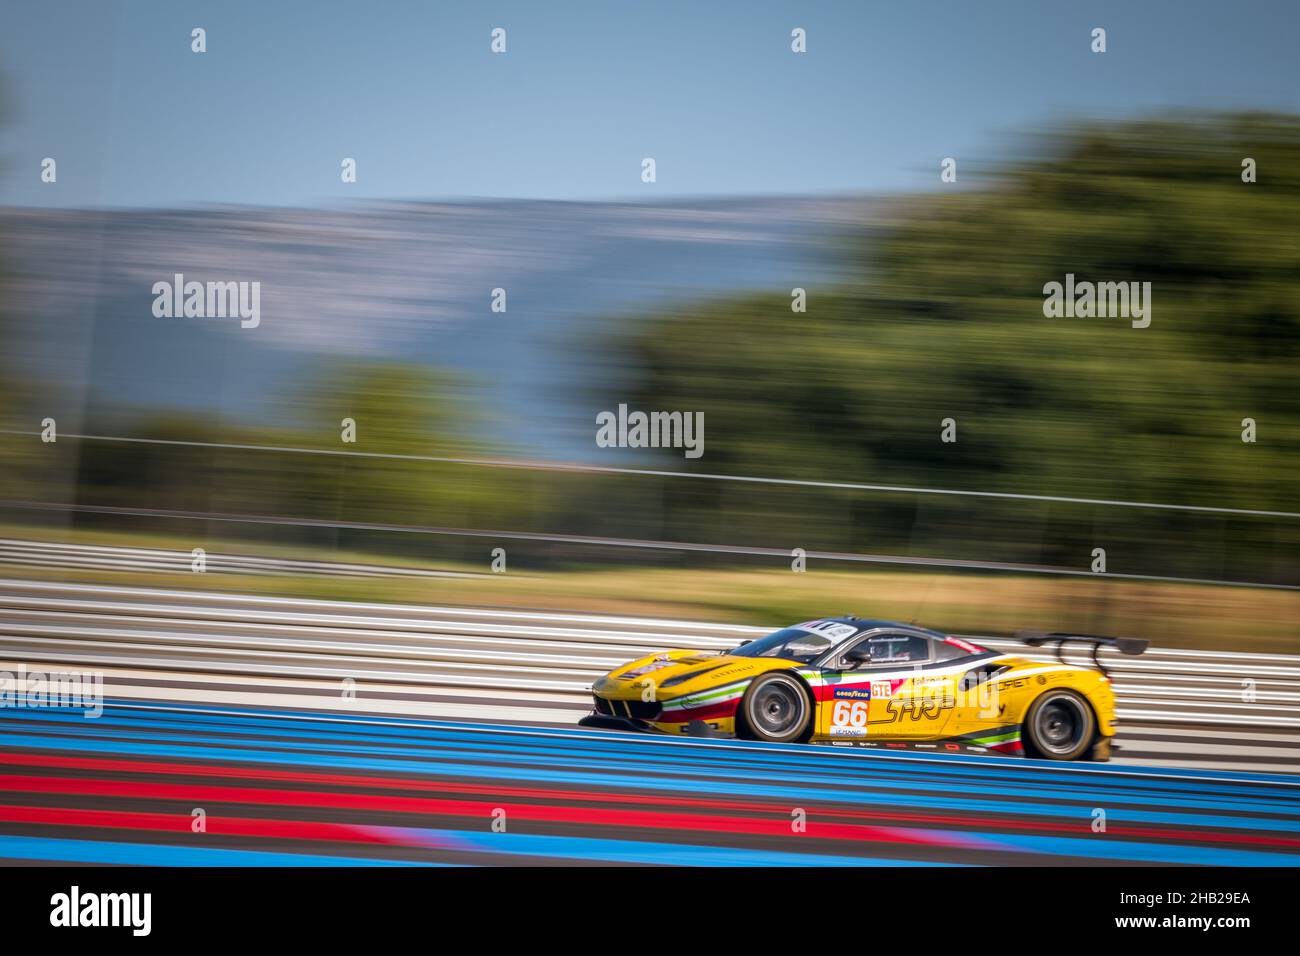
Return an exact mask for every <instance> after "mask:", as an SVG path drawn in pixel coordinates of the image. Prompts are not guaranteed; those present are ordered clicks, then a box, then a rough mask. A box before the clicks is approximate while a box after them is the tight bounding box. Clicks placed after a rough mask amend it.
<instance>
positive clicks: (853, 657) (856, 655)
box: [844, 644, 871, 667]
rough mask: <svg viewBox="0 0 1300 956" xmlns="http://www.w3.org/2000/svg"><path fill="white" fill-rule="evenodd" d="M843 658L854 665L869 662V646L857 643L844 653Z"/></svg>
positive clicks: (859, 665) (858, 665)
mask: <svg viewBox="0 0 1300 956" xmlns="http://www.w3.org/2000/svg"><path fill="white" fill-rule="evenodd" d="M844 660H845V661H846V662H848V663H850V664H852V665H853V666H854V667H861V666H862V665H863V664H870V663H871V648H869V647H865V646H863V645H861V644H859V645H858V646H857V647H855V648H853V650H851V651H849V652H848V653H847V654H845V655H844Z"/></svg>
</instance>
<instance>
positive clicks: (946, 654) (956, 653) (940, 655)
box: [930, 641, 970, 661]
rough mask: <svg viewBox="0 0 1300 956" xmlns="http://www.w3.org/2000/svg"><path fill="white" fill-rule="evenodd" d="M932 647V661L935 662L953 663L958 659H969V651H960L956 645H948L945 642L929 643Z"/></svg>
mask: <svg viewBox="0 0 1300 956" xmlns="http://www.w3.org/2000/svg"><path fill="white" fill-rule="evenodd" d="M930 643H931V644H933V645H934V659H935V660H936V661H955V660H956V659H957V658H959V657H970V651H966V650H962V649H961V648H960V647H958V646H957V645H956V644H949V643H948V642H947V641H931V642H930Z"/></svg>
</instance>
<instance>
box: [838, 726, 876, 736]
mask: <svg viewBox="0 0 1300 956" xmlns="http://www.w3.org/2000/svg"><path fill="white" fill-rule="evenodd" d="M866 735H867V728H865V727H832V728H831V736H832V737H865V736H866Z"/></svg>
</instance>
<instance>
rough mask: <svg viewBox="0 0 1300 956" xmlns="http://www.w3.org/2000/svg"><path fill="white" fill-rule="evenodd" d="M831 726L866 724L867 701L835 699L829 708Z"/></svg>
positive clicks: (862, 725) (859, 725) (863, 725)
mask: <svg viewBox="0 0 1300 956" xmlns="http://www.w3.org/2000/svg"><path fill="white" fill-rule="evenodd" d="M831 726H832V727H865V726H867V702H866V701H865V700H837V701H836V702H835V706H834V707H832V708H831Z"/></svg>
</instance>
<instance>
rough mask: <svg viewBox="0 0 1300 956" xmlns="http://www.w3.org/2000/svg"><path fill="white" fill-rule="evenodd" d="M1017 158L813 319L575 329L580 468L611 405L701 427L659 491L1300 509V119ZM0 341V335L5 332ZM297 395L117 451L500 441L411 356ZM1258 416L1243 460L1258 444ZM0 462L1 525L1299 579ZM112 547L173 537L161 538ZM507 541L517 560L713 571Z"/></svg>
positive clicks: (400, 492) (592, 489) (872, 260)
mask: <svg viewBox="0 0 1300 956" xmlns="http://www.w3.org/2000/svg"><path fill="white" fill-rule="evenodd" d="M1008 155H1020V156H1022V157H1025V158H1023V159H1008V160H1006V161H1004V163H1003V164H1002V165H1001V167H1000V168H997V169H994V170H990V171H988V172H986V173H984V174H983V175H981V176H979V177H978V179H977V181H976V182H974V184H972V183H971V182H970V180H972V179H975V178H976V177H974V176H971V175H969V174H968V173H967V172H966V171H965V170H962V172H961V176H962V179H961V184H960V188H955V187H954V188H953V189H952V191H951V192H942V193H934V194H926V195H916V196H907V197H901V198H897V199H895V200H891V202H890V206H889V212H888V222H887V228H886V229H885V230H884V231H883V233H882V232H880V231H879V230H873V231H872V235H871V237H870V239H869V240H868V239H867V238H865V237H864V238H858V237H849V238H847V239H846V240H845V241H844V242H843V245H842V247H841V248H838V249H836V250H835V254H836V255H837V256H838V257H839V259H840V261H841V262H842V263H843V269H842V280H841V281H840V282H839V283H838V284H836V285H833V286H823V287H817V288H809V289H808V310H807V312H806V313H802V314H795V313H792V311H791V308H790V296H789V292H788V290H784V289H782V290H778V291H774V292H771V293H768V294H744V295H737V296H734V297H732V298H729V299H725V300H717V299H712V300H708V301H704V302H701V303H698V304H696V305H693V306H688V307H683V308H679V309H674V310H671V311H668V312H666V313H657V314H653V315H643V316H633V317H623V318H619V319H618V320H617V321H614V320H608V321H604V322H602V323H601V325H600V327H599V329H598V330H596V333H593V329H592V328H591V327H590V326H584V327H583V332H584V338H583V340H582V341H581V342H575V344H574V348H575V350H578V349H580V350H582V351H583V352H584V354H585V356H586V359H587V367H589V368H591V369H592V370H593V375H592V376H591V378H590V379H589V380H582V381H575V384H574V392H575V394H576V395H578V397H579V399H580V402H579V404H581V406H582V407H584V408H587V409H589V410H590V420H591V423H592V425H591V429H592V434H593V449H594V433H595V414H596V412H598V411H600V410H604V409H612V408H615V407H616V406H617V405H618V404H619V403H620V402H625V403H627V404H628V405H629V406H631V407H633V408H642V409H664V410H682V411H690V412H703V413H704V417H705V425H706V428H705V454H704V457H703V458H702V459H699V460H698V461H688V460H684V459H683V458H682V456H681V453H680V451H671V450H669V451H664V452H661V453H659V455H658V457H657V459H652V460H650V461H649V462H646V464H648V465H649V466H650V467H661V468H665V469H670V470H674V471H698V472H706V473H721V474H734V475H753V476H770V477H774V478H800V479H815V480H828V481H847V482H863V483H869V484H887V485H904V486H922V487H935V488H945V489H969V490H980V491H992V492H1015V493H1028V494H1037V495H1054V496H1071V497H1084V498H1094V499H1117V500H1129V501H1146V502H1166V503H1171V504H1184V505H1199V506H1205V505H1209V506H1219V507H1230V508H1245V509H1267V510H1300V509H1298V508H1297V504H1298V503H1300V496H1297V491H1298V490H1300V478H1297V475H1296V470H1295V465H1296V461H1297V458H1296V454H1295V453H1296V450H1297V442H1300V389H1297V387H1296V385H1297V376H1296V360H1297V355H1298V354H1300V236H1298V235H1297V233H1296V229H1295V224H1296V223H1297V222H1300V119H1298V118H1297V117H1293V116H1260V115H1216V116H1193V117H1176V118H1165V119H1159V120H1149V121H1141V122H1132V123H1122V124H1076V125H1072V126H1067V127H1063V128H1061V129H1059V130H1057V131H1055V132H1054V133H1052V134H1049V135H1044V136H1042V137H1039V138H1035V139H1029V140H1026V141H1024V142H1023V143H1022V144H1020V145H1019V148H1018V151H1014V152H1009V153H1008ZM1244 157H1252V158H1254V159H1255V160H1256V162H1257V163H1258V170H1259V173H1258V175H1259V181H1258V182H1257V183H1254V184H1246V183H1243V182H1242V179H1241V161H1242V159H1243V158H1244ZM1067 272H1068V273H1073V274H1074V275H1075V276H1076V279H1077V280H1080V281H1083V280H1093V281H1136V282H1147V281H1149V282H1151V283H1152V286H1153V296H1152V312H1151V318H1152V322H1151V326H1150V327H1149V328H1146V329H1134V328H1131V327H1130V325H1129V323H1128V321H1127V320H1122V319H1106V318H1092V319H1077V318H1076V319H1049V318H1045V317H1044V316H1043V312H1042V304H1043V294H1042V287H1043V285H1044V283H1046V282H1049V281H1061V280H1063V278H1064V276H1065V274H1066V273H1067ZM14 318H15V317H14V316H12V315H6V316H5V318H4V321H5V325H4V326H0V332H3V333H5V334H7V335H12V334H13V332H14V330H13V322H14ZM0 369H3V372H2V373H0V402H3V409H4V417H5V418H6V419H7V421H6V427H8V428H19V429H21V430H23V431H26V432H31V431H33V430H34V429H35V428H36V422H38V421H39V418H40V415H39V414H37V411H36V410H37V409H38V407H39V402H35V401H33V399H32V397H33V396H35V395H38V394H40V391H39V390H40V388H42V387H48V385H49V383H45V384H44V385H40V384H38V383H21V384H20V382H19V379H20V377H21V376H22V370H21V369H15V368H12V367H7V366H5V365H4V364H3V363H2V361H0ZM595 370H600V373H601V374H599V375H596V374H594V371H595ZM284 402H285V405H286V409H287V410H288V412H289V414H287V415H286V414H280V412H283V411H285V409H280V410H277V414H275V415H270V414H268V416H267V421H276V422H285V421H292V422H294V423H295V424H291V425H290V424H280V425H277V426H276V427H270V426H265V427H259V426H249V425H233V424H228V423H225V422H222V421H219V420H216V419H214V418H208V417H204V416H202V415H199V414H195V413H190V412H184V413H182V412H176V411H172V410H166V409H154V410H147V414H143V415H139V414H137V415H136V416H135V418H134V419H133V421H134V424H132V425H131V427H130V434H131V435H132V436H133V437H138V438H150V439H162V440H169V441H177V442H209V443H214V444H237V445H258V446H270V447H277V448H280V447H284V448H301V447H311V448H318V449H327V450H345V451H352V450H355V451H358V452H364V453H376V452H378V453H392V454H400V455H424V456H438V457H446V458H460V457H466V456H475V455H500V454H504V453H505V452H506V451H507V450H505V449H501V448H497V447H493V446H492V444H491V443H490V442H489V441H488V440H487V439H485V438H484V435H486V434H490V429H485V428H483V427H482V426H483V424H484V423H485V418H484V416H485V415H486V414H487V412H486V411H485V408H486V407H487V406H486V405H485V404H484V403H481V402H479V401H477V400H476V390H475V385H474V383H473V382H469V381H466V380H464V379H463V378H458V377H455V376H453V375H451V374H450V373H446V372H443V371H439V370H436V369H432V368H429V367H427V366H424V365H421V364H417V363H414V362H412V363H395V362H385V363H370V362H364V361H360V360H358V361H356V362H344V363H336V364H334V365H331V366H328V367H324V368H321V369H318V370H317V374H315V376H314V377H313V378H312V379H311V381H310V382H309V384H308V385H307V386H306V387H304V388H302V389H300V390H298V391H297V392H294V393H292V394H288V395H286V396H285V398H284ZM33 416H35V417H33ZM345 417H350V418H353V419H355V420H356V421H357V429H358V440H357V442H356V444H355V445H344V444H342V443H341V442H340V440H339V431H340V426H339V423H340V421H341V420H342V419H343V418H345ZM1248 417H1249V418H1253V419H1255V420H1256V421H1257V423H1258V441H1257V442H1256V443H1254V444H1246V443H1243V442H1242V440H1241V431H1242V419H1243V418H1248ZM945 418H952V419H954V420H955V421H956V423H957V425H956V427H957V437H958V441H957V442H956V443H953V444H946V443H943V442H941V441H940V430H941V424H940V423H941V421H942V420H943V419H945ZM118 433H119V434H120V433H121V432H120V431H119V432H118ZM593 458H594V453H593ZM3 462H4V468H3V469H2V470H0V485H2V487H0V496H2V497H3V498H5V499H8V500H10V501H14V500H23V501H45V502H69V503H76V504H79V505H90V506H98V507H117V508H151V509H158V508H162V509H169V510H180V511H191V512H200V513H216V512H219V513H226V514H236V515H266V516H282V517H288V518H293V519H307V520H310V521H320V522H323V523H330V522H360V523H371V524H388V525H404V526H429V527H435V528H453V529H479V530H489V531H493V530H496V531H501V530H513V531H518V532H525V533H527V532H550V533H562V534H574V535H588V534H589V535H601V536H610V537H631V538H649V539H656V540H669V541H685V542H705V543H719V544H733V545H749V546H757V547H771V548H778V549H783V550H788V549H790V548H793V547H803V548H806V549H809V550H828V551H840V552H854V553H878V554H890V555H903V556H909V555H910V556H915V557H939V558H950V559H982V560H1000V561H1014V562H1024V563H1032V564H1046V565H1053V566H1059V567H1064V568H1071V569H1077V570H1087V568H1088V564H1089V561H1090V555H1091V551H1092V549H1093V548H1095V547H1104V548H1106V550H1107V553H1108V559H1109V570H1111V571H1119V572H1126V573H1131V574H1150V575H1174V576H1183V577H1193V578H1208V579H1218V578H1232V579H1239V580H1253V581H1261V582H1272V583H1290V584H1295V583H1297V578H1298V577H1300V575H1298V574H1297V570H1298V567H1297V554H1298V553H1300V552H1298V550H1297V545H1300V530H1298V529H1300V521H1296V520H1294V519H1275V518H1268V517H1264V518H1261V517H1242V516H1224V515H1212V514H1201V513H1183V512H1175V511H1160V510H1146V509H1132V508H1118V507H1109V506H1093V505H1080V504H1065V503H1044V502H1024V501H1010V500H1002V499H979V498H963V497H943V496H918V495H914V494H909V493H882V492H862V491H853V490H826V489H810V488H798V487H777V486H765V485H757V484H743V483H732V482H718V481H709V480H692V479H683V478H660V477H654V476H609V475H582V474H575V473H563V472H546V471H527V470H516V469H494V468H484V467H474V466H469V465H458V464H454V463H447V462H427V461H424V462H422V461H404V460H399V459H395V458H392V459H385V458H362V457H353V456H347V455H343V456H339V455H305V454H301V453H292V452H275V451H257V452H249V451H245V450H239V449H216V448H204V447H194V446H192V445H185V444H175V445H166V444H128V443H101V442H79V441H76V440H74V439H71V438H61V440H60V441H59V443H58V444H57V445H40V444H38V443H36V442H35V441H34V440H33V439H31V438H22V439H18V438H15V437H14V436H7V437H6V439H5V440H4V442H3ZM609 463H610V464H615V463H617V462H615V461H610V462H609ZM623 463H626V461H624V462H623ZM7 514H8V515H9V516H11V517H13V516H17V515H19V512H12V511H11V512H7ZM74 520H75V522H76V523H77V524H78V525H81V526H85V527H91V528H100V527H104V526H107V525H110V524H112V523H113V520H114V519H109V518H107V517H104V516H95V515H81V516H78V517H76V518H75V519H74ZM115 526H117V527H130V528H133V529H141V530H152V531H158V530H162V529H167V530H169V531H175V530H177V525H176V524H175V523H174V522H170V523H169V522H168V521H166V520H161V519H159V520H153V521H144V520H142V519H138V518H131V519H116V525H115ZM188 527H192V526H188ZM214 527H215V526H214ZM220 530H221V533H222V534H230V533H233V532H232V528H231V526H228V525H227V526H222V527H221V529H220ZM238 533H241V534H246V535H248V536H250V537H261V538H262V539H268V540H273V541H275V542H277V543H294V542H299V543H310V544H321V545H328V546H332V547H344V546H345V547H347V548H348V549H350V550H353V551H365V550H371V551H375V552H382V553H384V554H389V555H401V554H416V553H423V554H428V553H431V552H432V553H436V554H438V555H442V556H447V557H449V558H468V557H470V556H473V558H474V560H483V561H484V562H485V561H486V559H485V558H484V557H483V555H484V554H485V553H486V551H487V548H486V547H485V546H484V543H483V542H482V540H481V539H472V538H456V537H454V536H449V537H443V538H439V539H437V544H436V545H433V544H431V543H430V539H428V538H426V537H421V536H415V535H401V534H384V533H377V532H375V533H371V532H364V531H347V530H344V531H340V530H338V529H336V528H326V527H320V528H268V527H265V526H263V527H261V528H259V527H256V526H248V527H245V528H242V529H240V530H239V532H238ZM503 543H504V539H503ZM514 548H515V550H513V551H512V558H513V560H515V561H517V562H521V563H522V565H523V566H525V567H526V566H529V565H531V566H552V567H564V566H566V565H569V566H573V565H582V564H607V563H611V562H615V561H618V562H625V563H642V564H657V565H670V566H683V565H690V564H692V563H693V562H705V561H709V560H713V561H714V562H715V563H716V559H709V558H707V557H704V556H692V555H690V554H685V555H683V554H680V553H676V552H671V551H644V550H634V549H604V548H599V547H594V548H582V547H573V546H566V547H563V548H560V547H553V546H551V545H547V544H543V543H527V542H517V543H516V544H515V545H514ZM765 560H768V561H770V560H771V559H770V558H769V559H765ZM778 560H779V559H778Z"/></svg>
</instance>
